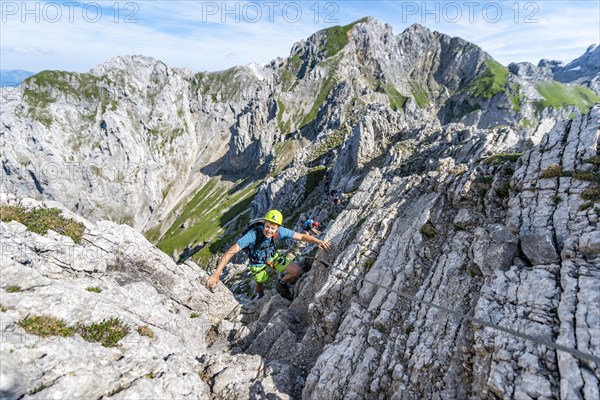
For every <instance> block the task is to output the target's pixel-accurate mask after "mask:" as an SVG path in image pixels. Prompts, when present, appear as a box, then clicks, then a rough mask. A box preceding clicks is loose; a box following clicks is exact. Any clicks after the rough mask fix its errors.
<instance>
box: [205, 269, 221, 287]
mask: <svg viewBox="0 0 600 400" xmlns="http://www.w3.org/2000/svg"><path fill="white" fill-rule="evenodd" d="M219 275H221V274H218V273H216V272H214V273H213V274H212V275H211V276H210V278H208V281H207V282H206V287H207V288H209V289H212V288H214V287H217V286H219V282H221V281H220V280H219Z"/></svg>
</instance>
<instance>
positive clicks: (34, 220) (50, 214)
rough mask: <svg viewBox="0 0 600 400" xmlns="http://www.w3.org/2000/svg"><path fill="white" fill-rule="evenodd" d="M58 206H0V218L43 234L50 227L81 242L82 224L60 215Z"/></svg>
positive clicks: (76, 241)
mask: <svg viewBox="0 0 600 400" xmlns="http://www.w3.org/2000/svg"><path fill="white" fill-rule="evenodd" d="M61 212H62V211H61V210H59V209H58V208H36V209H33V210H29V211H28V210H27V209H26V208H25V207H19V206H0V219H2V221H4V222H8V221H17V222H20V223H21V224H23V225H25V226H26V227H27V229H28V230H29V231H31V232H35V233H38V234H40V235H44V234H46V233H47V232H48V229H52V230H53V231H56V232H58V233H60V234H61V235H65V236H69V237H70V238H71V239H73V241H74V242H75V243H81V238H82V237H83V231H84V226H83V224H82V223H80V222H75V221H73V220H71V219H67V218H65V217H63V216H62V215H61Z"/></svg>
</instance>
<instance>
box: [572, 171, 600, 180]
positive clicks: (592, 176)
mask: <svg viewBox="0 0 600 400" xmlns="http://www.w3.org/2000/svg"><path fill="white" fill-rule="evenodd" d="M571 176H572V178H573V179H577V180H579V181H588V182H598V183H600V175H599V174H598V173H596V172H594V171H579V172H574V173H573V174H572V175H571Z"/></svg>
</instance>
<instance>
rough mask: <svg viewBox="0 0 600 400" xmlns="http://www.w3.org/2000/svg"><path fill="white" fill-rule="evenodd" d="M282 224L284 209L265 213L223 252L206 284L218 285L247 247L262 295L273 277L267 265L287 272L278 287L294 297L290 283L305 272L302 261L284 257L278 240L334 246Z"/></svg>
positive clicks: (280, 292) (286, 294)
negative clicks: (279, 249) (265, 286)
mask: <svg viewBox="0 0 600 400" xmlns="http://www.w3.org/2000/svg"><path fill="white" fill-rule="evenodd" d="M282 224H283V215H282V214H281V212H279V211H278V210H270V211H269V212H267V213H266V214H265V216H264V217H263V218H262V221H260V223H258V224H253V225H251V226H250V227H249V229H248V230H247V232H246V233H245V234H244V235H243V236H242V237H241V238H240V239H238V241H237V242H236V243H235V244H234V245H233V246H231V247H230V248H229V249H228V250H227V251H226V252H225V254H223V256H222V257H221V260H220V261H219V264H218V265H217V270H216V271H215V272H213V274H212V275H211V276H210V277H209V278H208V282H207V283H206V286H207V287H208V288H209V289H212V288H213V287H215V286H217V285H218V284H219V282H220V277H221V273H222V272H223V269H224V268H225V265H227V263H228V262H229V260H230V259H231V257H233V256H234V255H235V254H237V253H238V252H239V251H240V250H242V249H245V250H246V253H247V254H248V257H249V258H250V264H249V265H248V268H249V269H250V271H251V272H252V274H253V275H254V280H255V282H256V292H257V293H258V296H259V297H262V296H263V295H264V283H265V282H267V280H268V279H269V275H268V273H267V271H266V268H267V266H271V267H272V268H274V269H276V270H277V271H278V272H283V271H285V275H284V276H283V279H282V280H281V281H279V282H278V283H277V286H276V289H277V292H279V294H281V296H282V297H285V298H286V299H288V300H292V298H293V296H292V294H291V292H290V289H289V286H288V285H289V284H291V283H292V282H294V281H295V280H296V279H298V278H299V277H300V275H302V269H301V268H300V265H298V263H295V262H293V263H290V261H289V260H288V259H287V258H286V257H284V256H280V255H279V254H278V253H277V249H276V247H275V245H276V241H277V240H285V239H294V240H301V241H303V242H308V243H314V244H317V245H318V246H319V248H321V249H324V250H329V249H331V248H332V245H331V242H329V241H326V240H320V239H317V238H314V237H312V236H310V235H305V234H303V233H299V232H294V231H293V230H291V229H288V228H285V227H283V226H281V225H282Z"/></svg>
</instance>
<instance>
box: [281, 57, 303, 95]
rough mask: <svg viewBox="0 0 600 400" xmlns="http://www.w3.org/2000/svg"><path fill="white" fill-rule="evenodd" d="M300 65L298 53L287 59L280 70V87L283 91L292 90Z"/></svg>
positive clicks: (300, 60)
mask: <svg viewBox="0 0 600 400" xmlns="http://www.w3.org/2000/svg"><path fill="white" fill-rule="evenodd" d="M301 67H302V59H301V58H300V54H299V53H296V54H294V55H293V56H292V57H290V58H289V59H288V62H287V64H286V65H285V67H284V68H283V69H282V70H281V89H282V91H284V92H288V91H290V90H292V88H293V87H294V85H295V83H296V79H297V76H298V73H299V72H300V68H301Z"/></svg>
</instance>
